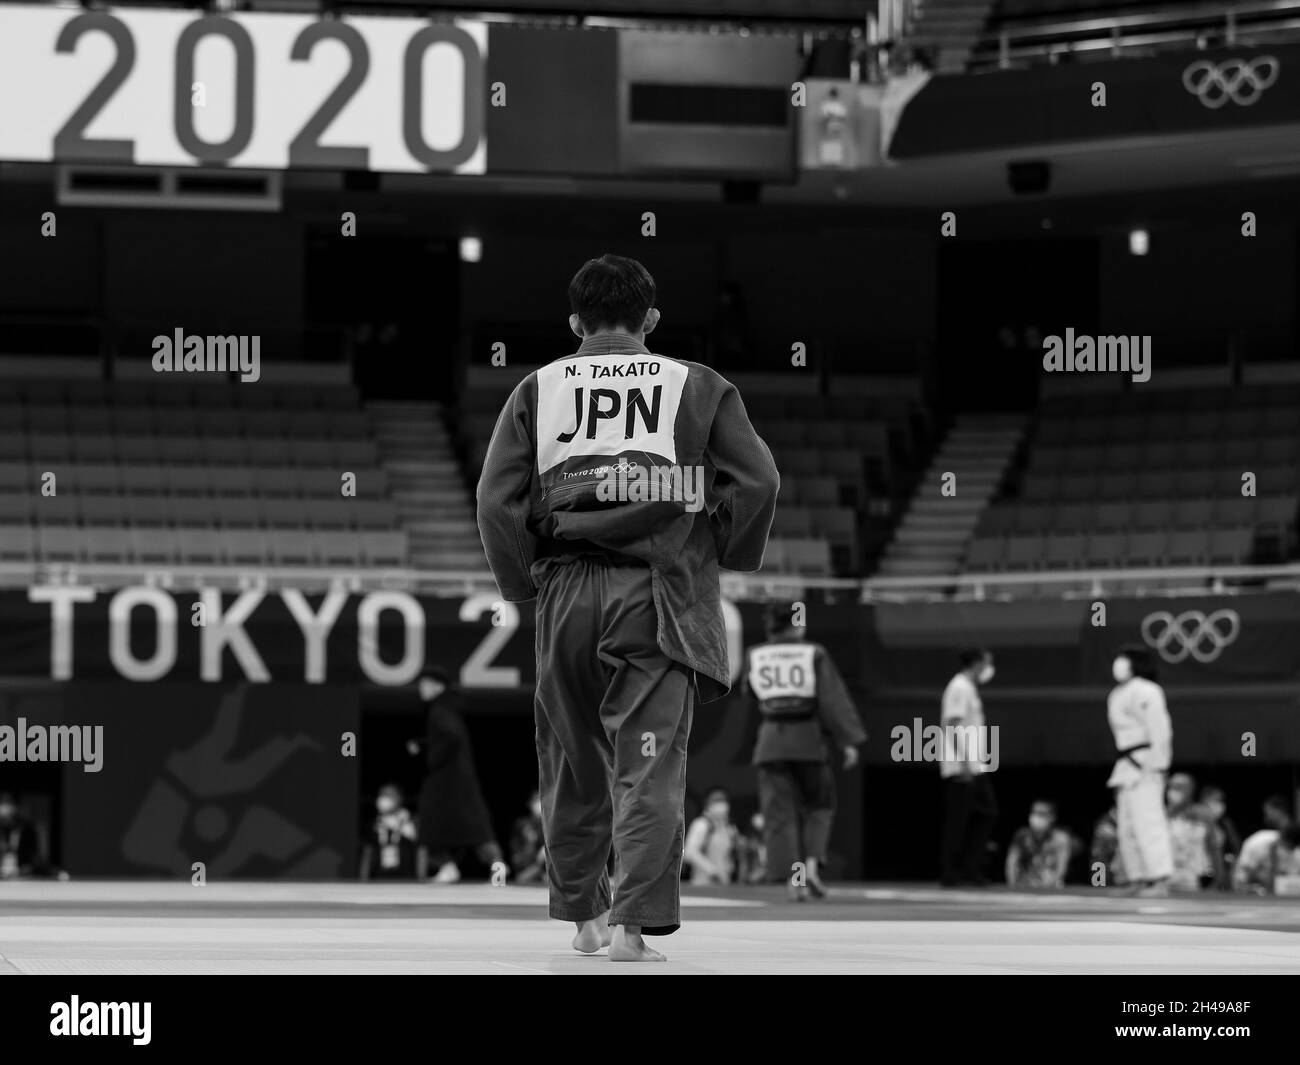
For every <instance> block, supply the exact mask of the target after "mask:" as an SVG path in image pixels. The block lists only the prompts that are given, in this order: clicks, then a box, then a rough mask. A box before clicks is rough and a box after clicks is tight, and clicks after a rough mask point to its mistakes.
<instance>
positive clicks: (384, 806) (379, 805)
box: [375, 798, 397, 814]
mask: <svg viewBox="0 0 1300 1065" xmlns="http://www.w3.org/2000/svg"><path fill="white" fill-rule="evenodd" d="M375 809H377V810H378V811H379V812H380V813H381V814H391V813H392V812H393V811H394V810H396V809H397V800H396V799H388V798H384V799H377V800H376V801H375Z"/></svg>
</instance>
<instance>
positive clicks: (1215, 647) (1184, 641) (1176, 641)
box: [1142, 609, 1241, 665]
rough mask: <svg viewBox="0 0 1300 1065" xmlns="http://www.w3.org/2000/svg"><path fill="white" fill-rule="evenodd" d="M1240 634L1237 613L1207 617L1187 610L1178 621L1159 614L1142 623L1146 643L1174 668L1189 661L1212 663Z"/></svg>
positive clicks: (1164, 611)
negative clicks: (1190, 659) (1192, 659)
mask: <svg viewBox="0 0 1300 1065" xmlns="http://www.w3.org/2000/svg"><path fill="white" fill-rule="evenodd" d="M1240 632H1241V618H1240V617H1239V616H1238V615H1237V612H1236V611H1235V610H1227V609H1224V610H1216V611H1215V612H1214V613H1213V614H1210V615H1209V616H1208V617H1207V616H1206V615H1205V614H1203V613H1201V611H1199V610H1187V611H1184V612H1183V613H1181V614H1179V615H1178V616H1177V617H1175V616H1174V615H1173V614H1171V613H1169V611H1167V610H1160V611H1157V612H1156V613H1154V614H1148V615H1147V616H1146V617H1145V618H1143V619H1142V639H1143V641H1144V642H1145V643H1146V645H1147V646H1148V647H1150V648H1153V649H1154V650H1156V651H1158V652H1160V657H1161V658H1163V659H1164V660H1165V661H1166V662H1168V663H1170V664H1171V665H1177V664H1178V663H1179V662H1183V661H1185V660H1186V659H1187V658H1188V657H1191V658H1194V659H1196V661H1198V662H1203V663H1204V662H1213V661H1214V660H1215V659H1216V658H1218V657H1219V655H1221V654H1222V653H1223V649H1224V648H1225V647H1227V646H1228V644H1230V643H1232V641H1233V640H1235V639H1236V638H1237V635H1238V633H1240Z"/></svg>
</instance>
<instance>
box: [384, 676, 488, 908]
mask: <svg viewBox="0 0 1300 1065" xmlns="http://www.w3.org/2000/svg"><path fill="white" fill-rule="evenodd" d="M419 692H420V701H421V702H423V703H424V704H425V706H426V707H427V718H426V721H427V728H426V731H425V736H424V739H423V740H411V741H410V742H409V743H407V745H406V746H407V750H408V751H410V752H411V753H412V754H420V753H423V754H424V756H425V760H426V764H427V767H428V773H427V775H426V776H425V778H424V783H423V784H422V785H421V786H420V801H419V807H418V814H419V829H420V832H419V839H420V853H419V855H418V857H417V863H418V875H419V877H420V879H422V880H423V879H425V878H426V877H428V876H429V874H430V870H432V877H433V880H434V882H435V883H438V884H454V883H456V881H458V880H459V879H460V866H459V865H457V864H456V857H455V852H456V851H459V850H465V849H469V850H472V851H473V852H474V855H475V857H476V858H478V860H479V861H480V862H482V863H483V864H484V865H487V866H492V865H494V864H495V863H497V862H500V861H502V853H501V845H500V844H499V843H498V842H497V839H496V835H495V834H494V833H493V831H492V818H491V816H490V815H489V814H488V808H487V802H486V801H485V800H484V798H483V789H482V788H481V787H480V786H479V780H478V773H477V772H476V771H475V769H474V750H473V748H472V746H471V745H470V740H469V731H468V730H467V729H466V728H465V721H464V719H463V718H462V717H461V711H462V708H463V706H464V702H463V699H462V697H461V695H460V693H459V692H458V691H457V690H456V689H455V687H454V686H453V685H452V683H451V677H450V676H449V675H448V674H447V673H445V672H444V671H443V670H441V669H431V670H429V671H427V672H426V673H425V675H424V676H423V677H421V678H420V684H419ZM503 864H504V863H503Z"/></svg>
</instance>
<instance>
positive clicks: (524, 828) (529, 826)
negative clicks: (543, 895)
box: [510, 791, 546, 884]
mask: <svg viewBox="0 0 1300 1065" xmlns="http://www.w3.org/2000/svg"><path fill="white" fill-rule="evenodd" d="M510 865H511V866H512V867H513V869H514V871H515V882H516V883H518V884H535V883H537V882H538V881H541V880H545V879H546V841H545V840H544V839H543V838H542V794H541V792H539V791H534V792H533V793H532V795H531V796H529V798H528V813H527V814H525V815H524V816H523V817H519V818H516V819H515V824H514V828H513V829H512V830H511V832H510Z"/></svg>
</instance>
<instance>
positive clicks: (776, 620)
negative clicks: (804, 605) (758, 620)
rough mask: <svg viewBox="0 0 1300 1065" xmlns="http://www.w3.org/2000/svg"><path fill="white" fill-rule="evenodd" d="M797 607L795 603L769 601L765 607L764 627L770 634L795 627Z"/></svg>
mask: <svg viewBox="0 0 1300 1065" xmlns="http://www.w3.org/2000/svg"><path fill="white" fill-rule="evenodd" d="M794 614H795V607H794V604H793V603H768V604H767V606H766V607H764V608H763V627H764V628H765V629H766V630H767V634H768V636H775V635H776V634H777V633H780V632H785V630H786V629H792V628H795V627H796V626H795V621H794Z"/></svg>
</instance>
